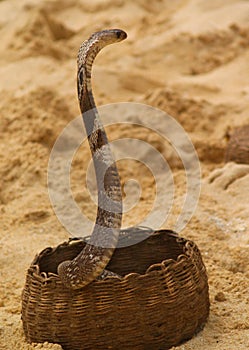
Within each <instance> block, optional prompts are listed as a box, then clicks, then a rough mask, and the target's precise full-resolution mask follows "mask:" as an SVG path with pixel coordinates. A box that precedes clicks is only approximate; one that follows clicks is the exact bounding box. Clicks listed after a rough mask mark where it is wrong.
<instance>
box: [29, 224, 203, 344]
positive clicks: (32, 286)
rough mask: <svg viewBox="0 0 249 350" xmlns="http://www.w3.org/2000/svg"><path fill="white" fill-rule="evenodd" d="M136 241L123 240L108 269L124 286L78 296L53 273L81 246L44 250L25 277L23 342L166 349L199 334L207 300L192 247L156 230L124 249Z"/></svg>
mask: <svg viewBox="0 0 249 350" xmlns="http://www.w3.org/2000/svg"><path fill="white" fill-rule="evenodd" d="M133 238H134V234H133V235H131V233H130V232H129V233H127V234H123V235H121V238H120V242H119V243H120V244H119V246H121V247H119V248H117V249H116V250H115V253H114V255H113V257H112V259H111V261H110V263H109V265H108V269H109V270H111V271H114V272H116V273H118V274H119V275H121V276H123V277H122V278H121V279H118V278H116V277H113V278H107V279H105V280H102V281H101V280H99V281H94V282H92V283H91V284H89V285H88V286H87V287H85V288H83V289H81V290H76V291H73V290H69V289H67V288H65V287H64V286H63V285H62V283H61V281H60V279H59V277H58V275H57V274H56V271H57V266H58V264H59V263H60V262H62V261H64V260H68V259H72V258H74V257H75V256H76V255H77V254H78V253H79V252H80V251H81V249H82V248H83V246H84V244H85V243H84V242H83V241H82V240H72V241H69V242H66V243H63V244H61V245H59V246H58V247H56V248H54V249H52V248H46V249H45V250H43V251H42V252H41V253H40V254H39V255H38V256H37V257H36V258H35V259H34V261H33V263H32V265H31V266H30V268H29V270H28V272H27V276H26V284H25V287H24V290H23V295H22V321H23V328H24V333H25V336H26V339H27V340H28V341H29V342H45V341H49V342H53V343H59V344H61V345H62V347H63V349H65V350H81V349H82V350H83V349H84V350H87V349H89V350H95V349H118V350H123V349H125V350H127V349H148V350H154V349H155V350H159V349H163V350H166V349H169V348H170V347H171V346H173V345H177V344H179V343H181V342H183V341H185V340H187V339H190V338H191V337H192V336H193V335H194V334H195V333H196V332H198V331H199V330H200V329H202V327H203V326H204V324H205V322H206V320H207V317H208V313H209V296H208V281H207V275H206V270H205V266H204V265H203V262H202V258H201V255H200V252H199V250H198V248H197V246H196V245H195V244H194V243H193V242H192V241H188V240H186V239H184V238H180V237H179V236H178V235H177V234H175V233H174V232H172V231H168V230H160V231H157V232H154V233H152V234H150V235H148V238H147V239H146V240H143V241H142V242H138V243H136V244H133V245H130V246H124V247H122V245H127V242H128V244H129V243H132V240H133ZM122 242H123V243H122ZM124 242H125V243H124ZM133 243H134V242H133Z"/></svg>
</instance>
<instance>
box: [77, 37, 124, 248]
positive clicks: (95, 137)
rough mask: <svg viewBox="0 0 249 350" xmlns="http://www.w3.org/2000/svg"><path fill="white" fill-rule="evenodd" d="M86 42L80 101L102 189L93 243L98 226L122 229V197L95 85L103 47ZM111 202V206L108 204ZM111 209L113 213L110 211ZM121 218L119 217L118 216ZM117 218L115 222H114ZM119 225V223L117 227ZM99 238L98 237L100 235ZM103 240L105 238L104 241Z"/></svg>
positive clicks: (80, 65)
mask: <svg viewBox="0 0 249 350" xmlns="http://www.w3.org/2000/svg"><path fill="white" fill-rule="evenodd" d="M87 43H88V42H84V43H83V44H82V46H81V48H80V50H79V55H78V77H77V78H78V79H77V88H78V99H79V105H80V109H81V113H82V117H83V121H84V125H85V128H86V132H87V137H88V142H89V146H90V150H91V153H92V157H93V164H94V169H95V176H96V182H97V189H98V212H97V217H96V223H95V229H94V232H93V234H92V241H94V242H96V241H99V237H100V235H99V234H98V230H97V228H96V226H102V225H103V224H104V226H105V227H108V228H120V227H121V215H120V214H121V212H122V194H121V185H120V180H119V174H118V170H117V167H116V164H115V159H114V157H113V154H112V152H111V148H110V145H109V141H108V138H107V135H106V132H105V129H104V127H103V125H102V122H101V120H100V117H99V113H98V110H97V108H96V104H95V101H94V97H93V93H92V84H91V74H92V66H93V62H94V60H95V57H96V56H97V54H98V53H99V51H100V50H101V48H102V46H101V45H96V44H95V45H94V44H87ZM108 202H109V205H108V204H107V203H108ZM107 209H109V210H107ZM118 214H119V215H118ZM112 218H114V219H115V220H111V219H112ZM114 221H115V223H114ZM95 232H96V234H98V236H96V234H95ZM100 239H101V240H102V238H101V237H100Z"/></svg>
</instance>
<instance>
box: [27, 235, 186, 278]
mask: <svg viewBox="0 0 249 350" xmlns="http://www.w3.org/2000/svg"><path fill="white" fill-rule="evenodd" d="M142 231H143V232H142ZM185 243H186V240H184V239H183V238H180V237H179V236H178V235H177V234H176V233H175V232H173V231H170V230H160V231H155V232H153V233H148V232H146V231H144V230H139V229H137V228H136V229H134V230H131V229H130V230H128V231H123V232H122V233H121V234H120V238H119V244H118V247H117V248H116V249H115V251H114V254H113V256H112V258H111V260H110V262H109V264H108V266H107V269H108V270H110V271H113V272H115V273H117V274H119V275H120V276H125V275H126V274H128V273H132V272H135V273H139V274H144V273H145V272H146V270H147V268H148V267H150V266H151V265H154V264H157V263H161V262H162V261H163V260H168V259H173V260H176V259H177V257H178V256H179V255H181V254H184V251H185ZM85 244H86V242H85V241H83V240H79V239H73V240H70V241H69V242H67V243H64V244H61V245H59V246H58V247H56V248H54V249H52V248H47V249H45V250H44V251H43V252H42V253H41V254H39V256H38V257H37V258H36V259H35V261H34V262H33V263H34V264H35V265H39V268H40V272H45V273H47V274H49V273H54V274H57V267H58V265H59V264H60V263H61V262H62V261H65V260H72V259H74V258H75V257H76V256H77V255H78V254H79V252H80V251H81V250H82V249H83V248H84V246H85Z"/></svg>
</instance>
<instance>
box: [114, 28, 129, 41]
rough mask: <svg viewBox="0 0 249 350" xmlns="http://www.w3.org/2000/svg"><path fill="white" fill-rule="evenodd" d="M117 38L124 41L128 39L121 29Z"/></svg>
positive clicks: (117, 30) (118, 30)
mask: <svg viewBox="0 0 249 350" xmlns="http://www.w3.org/2000/svg"><path fill="white" fill-rule="evenodd" d="M116 36H117V39H121V40H124V39H125V38H126V37H127V34H126V33H125V32H124V31H123V30H121V29H116Z"/></svg>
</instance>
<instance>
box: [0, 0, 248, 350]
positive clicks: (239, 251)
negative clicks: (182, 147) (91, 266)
mask: <svg viewBox="0 0 249 350" xmlns="http://www.w3.org/2000/svg"><path fill="white" fill-rule="evenodd" d="M248 23H249V2H248V1H245V0H244V1H243V0H234V1H232V0H230V1H221V0H216V1H205V0H192V1H191V0H189V1H188V0H177V1H168V0H161V1H159V0H158V1H156V0H155V1H147V0H137V1H131V0H128V1H123V0H117V1H110V0H94V1H91V5H90V4H89V2H88V1H84V0H81V1H78V2H75V1H73V0H67V1H66V0H65V1H58V0H54V1H41V0H39V1H37V0H23V1H18V0H13V1H1V2H0V37H1V43H0V50H1V56H0V77H1V79H0V106H1V124H0V165H1V166H0V213H1V218H0V220H1V225H0V227H1V234H0V239H1V241H0V244H1V245H0V249H1V253H0V349H6V350H10V349H11V350H12V349H23V350H27V349H30V350H31V349H50V348H51V349H61V347H60V346H59V345H52V344H43V345H41V344H39V345H36V346H35V345H29V344H27V343H26V342H25V339H24V335H23V331H22V324H21V319H20V310H21V291H22V288H23V285H24V281H25V273H26V269H27V268H28V266H29V264H30V263H31V261H32V259H33V257H34V255H35V254H36V253H37V252H39V251H41V250H42V249H44V248H45V247H47V246H51V245H52V246H55V245H57V244H59V243H60V242H62V241H64V240H65V239H67V238H68V236H69V235H68V233H67V231H66V230H65V229H64V228H63V227H62V225H61V224H60V222H59V221H58V220H57V218H56V215H55V214H54V211H53V208H52V206H51V203H50V200H49V196H48V189H47V165H48V159H49V155H50V152H51V149H52V146H53V144H54V142H55V140H56V137H57V136H58V135H59V134H60V133H61V131H62V130H63V128H64V127H65V126H66V125H67V123H68V122H69V121H70V120H72V119H73V118H74V117H76V116H77V115H78V114H79V109H78V103H77V98H76V83H75V72H76V58H75V57H76V55H77V50H78V47H79V45H80V43H81V42H82V41H83V40H84V39H86V38H87V37H88V36H89V35H90V34H91V33H92V32H94V31H96V30H100V29H103V28H111V27H119V28H122V29H124V30H125V31H127V33H128V39H127V40H126V41H125V42H123V43H120V44H118V45H116V46H115V47H114V46H112V47H108V48H106V49H105V51H103V53H101V54H100V55H99V57H98V58H97V60H96V65H95V69H94V92H95V96H96V102H97V104H98V105H101V104H107V103H110V102H123V101H134V102H142V103H146V104H149V105H152V106H155V107H158V108H160V109H162V110H164V111H167V112H168V113H169V114H171V115H172V116H173V117H174V118H175V119H176V120H177V121H179V122H180V123H181V125H182V126H183V127H184V129H185V130H186V132H187V133H188V135H189V136H190V137H191V140H192V142H193V144H194V146H195V148H196V150H197V153H198V156H199V159H200V164H201V170H202V182H201V184H202V187H201V195H200V198H199V203H198V207H197V209H196V211H195V213H194V215H193V217H192V219H191V221H190V222H189V223H188V225H187V226H186V227H185V229H184V230H183V231H182V232H181V235H183V236H185V237H188V238H190V239H193V240H194V241H195V242H196V243H197V244H198V246H199V248H200V249H201V251H202V254H203V258H204V261H205V264H206V267H207V271H208V276H209V285H210V300H211V312H210V317H209V320H208V323H207V325H206V327H205V328H204V330H203V331H202V332H201V333H200V334H198V335H197V336H196V337H195V338H194V339H192V340H190V341H189V342H187V343H185V344H184V345H182V346H179V347H177V348H175V349H181V350H183V349H184V350H190V349H192V350H194V349H195V350H197V349H198V350H199V349H203V350H207V349H215V350H227V349H231V350H234V349H240V350H244V349H248V348H249V270H248V262H249V217H248V210H249V204H248V198H249V170H248V167H241V166H239V165H235V164H233V163H231V164H227V165H225V164H224V150H225V147H226V144H227V132H228V131H229V130H231V129H232V128H233V127H234V126H237V125H243V124H246V123H249V85H248V72H249V25H248ZM155 125H156V120H155ZM108 134H109V137H110V140H114V139H118V138H121V137H131V138H138V139H142V140H144V141H146V142H147V143H149V144H151V145H152V146H153V147H154V148H156V149H157V150H159V152H160V153H161V154H162V155H163V156H167V155H168V161H169V164H170V168H171V171H172V173H173V176H174V182H175V198H174V203H175V205H174V208H173V210H172V215H171V217H170V219H169V221H168V222H167V227H172V226H171V225H173V223H174V219H175V218H176V215H177V213H178V211H179V206H180V202H181V200H182V198H184V194H185V190H186V188H185V172H184V169H183V166H182V163H181V161H180V160H179V159H178V158H177V155H176V154H175V153H174V152H171V151H170V148H169V145H168V144H167V143H166V142H165V140H164V139H162V138H160V137H159V136H158V135H156V134H155V133H152V132H151V133H150V132H148V130H144V129H141V128H139V127H132V128H131V127H130V128H129V127H127V128H125V127H110V128H109V129H108ZM89 160H90V155H89V150H88V147H87V144H86V143H84V144H83V146H82V147H81V148H80V150H79V152H78V153H77V154H76V156H75V159H74V162H73V168H72V175H71V183H72V192H73V194H74V197H75V199H76V201H77V203H78V204H79V206H80V207H81V210H82V211H83V212H84V213H85V214H86V215H88V216H89V218H92V219H93V218H94V215H95V209H96V208H95V205H94V203H92V202H91V200H90V197H89V194H88V192H86V190H85V189H84V186H85V185H84V178H85V174H86V169H87V165H88V163H89ZM119 169H120V175H121V177H122V182H123V183H125V182H126V181H127V180H128V179H130V178H134V179H136V180H137V181H138V182H139V183H140V186H141V191H142V194H141V198H140V200H139V202H138V203H137V205H136V206H135V208H133V210H130V211H129V212H128V213H126V214H125V217H124V225H131V224H136V223H138V220H139V218H140V219H141V218H143V216H146V215H147V213H148V212H149V211H150V210H151V205H152V203H153V200H154V199H153V198H154V196H155V183H154V182H153V178H152V176H151V173H150V172H149V171H148V169H146V168H144V166H141V165H139V164H138V163H137V162H135V161H132V160H129V161H127V162H125V161H120V162H119ZM217 169H219V170H217ZM89 233H90V232H87V234H89Z"/></svg>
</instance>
